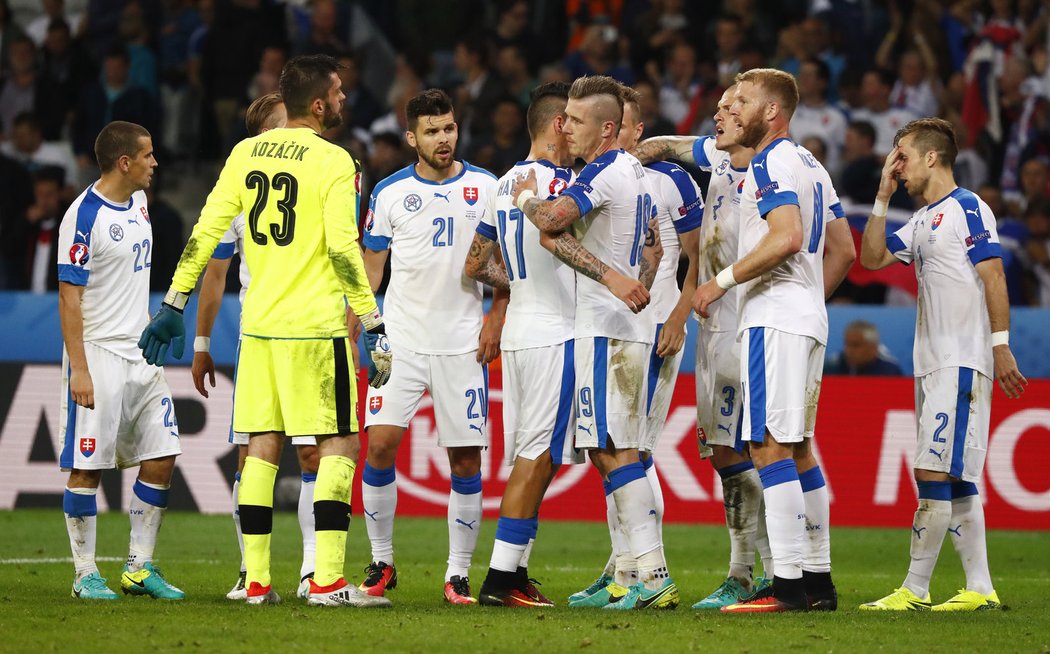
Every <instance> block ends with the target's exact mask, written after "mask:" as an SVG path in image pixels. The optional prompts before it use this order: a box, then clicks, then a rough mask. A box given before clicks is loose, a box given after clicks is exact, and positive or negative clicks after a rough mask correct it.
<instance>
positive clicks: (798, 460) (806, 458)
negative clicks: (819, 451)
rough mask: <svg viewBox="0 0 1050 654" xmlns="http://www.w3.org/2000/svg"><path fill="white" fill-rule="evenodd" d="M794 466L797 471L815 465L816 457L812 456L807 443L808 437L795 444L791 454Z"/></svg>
mask: <svg viewBox="0 0 1050 654" xmlns="http://www.w3.org/2000/svg"><path fill="white" fill-rule="evenodd" d="M793 457H794V459H795V467H796V468H798V471H799V472H805V471H807V470H810V469H812V468H816V467H817V458H816V457H815V456H813V448H812V447H810V445H809V439H805V440H803V441H802V442H801V443H799V444H797V445H796V446H795V452H794V454H793Z"/></svg>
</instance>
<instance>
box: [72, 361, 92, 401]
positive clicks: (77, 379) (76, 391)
mask: <svg viewBox="0 0 1050 654" xmlns="http://www.w3.org/2000/svg"><path fill="white" fill-rule="evenodd" d="M69 395H70V397H72V398H73V402H74V403H76V404H77V405H78V406H82V407H84V408H86V409H94V408H95V385H94V383H92V381H91V373H90V372H88V371H87V370H80V371H78V370H70V371H69Z"/></svg>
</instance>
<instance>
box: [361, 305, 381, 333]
mask: <svg viewBox="0 0 1050 654" xmlns="http://www.w3.org/2000/svg"><path fill="white" fill-rule="evenodd" d="M358 319H359V320H360V321H361V326H362V327H364V328H365V331H366V332H374V331H375V330H376V329H378V328H380V327H382V326H383V315H382V314H381V313H379V309H376V310H375V311H370V312H368V313H366V314H364V315H361V316H358Z"/></svg>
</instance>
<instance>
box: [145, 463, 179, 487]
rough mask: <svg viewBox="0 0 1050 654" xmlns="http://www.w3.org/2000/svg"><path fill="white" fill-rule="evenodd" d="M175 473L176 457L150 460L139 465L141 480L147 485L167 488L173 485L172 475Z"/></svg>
mask: <svg viewBox="0 0 1050 654" xmlns="http://www.w3.org/2000/svg"><path fill="white" fill-rule="evenodd" d="M174 471H175V457H174V456H165V457H162V458H160V459H149V460H147V461H143V462H142V463H141V464H139V479H140V480H141V481H144V482H146V483H147V484H159V485H161V486H166V485H167V484H170V483H171V475H172V473H173V472H174Z"/></svg>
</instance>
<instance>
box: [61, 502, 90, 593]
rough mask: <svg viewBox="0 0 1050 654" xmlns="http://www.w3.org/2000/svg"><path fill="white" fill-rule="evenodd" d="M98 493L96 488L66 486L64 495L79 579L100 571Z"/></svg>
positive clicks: (70, 538)
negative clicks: (97, 531)
mask: <svg viewBox="0 0 1050 654" xmlns="http://www.w3.org/2000/svg"><path fill="white" fill-rule="evenodd" d="M97 493H98V489H96V488H66V491H65V493H64V494H63V496H62V511H63V512H64V513H65V515H66V532H67V533H68V534H69V549H70V550H71V551H72V553H73V568H74V570H75V571H76V576H77V579H80V578H81V577H83V576H84V575H88V574H91V573H92V572H98V567H97V566H96V565H95V520H96V518H95V516H96V515H97V514H98V505H97V503H96V499H95V495H96V494H97Z"/></svg>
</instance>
